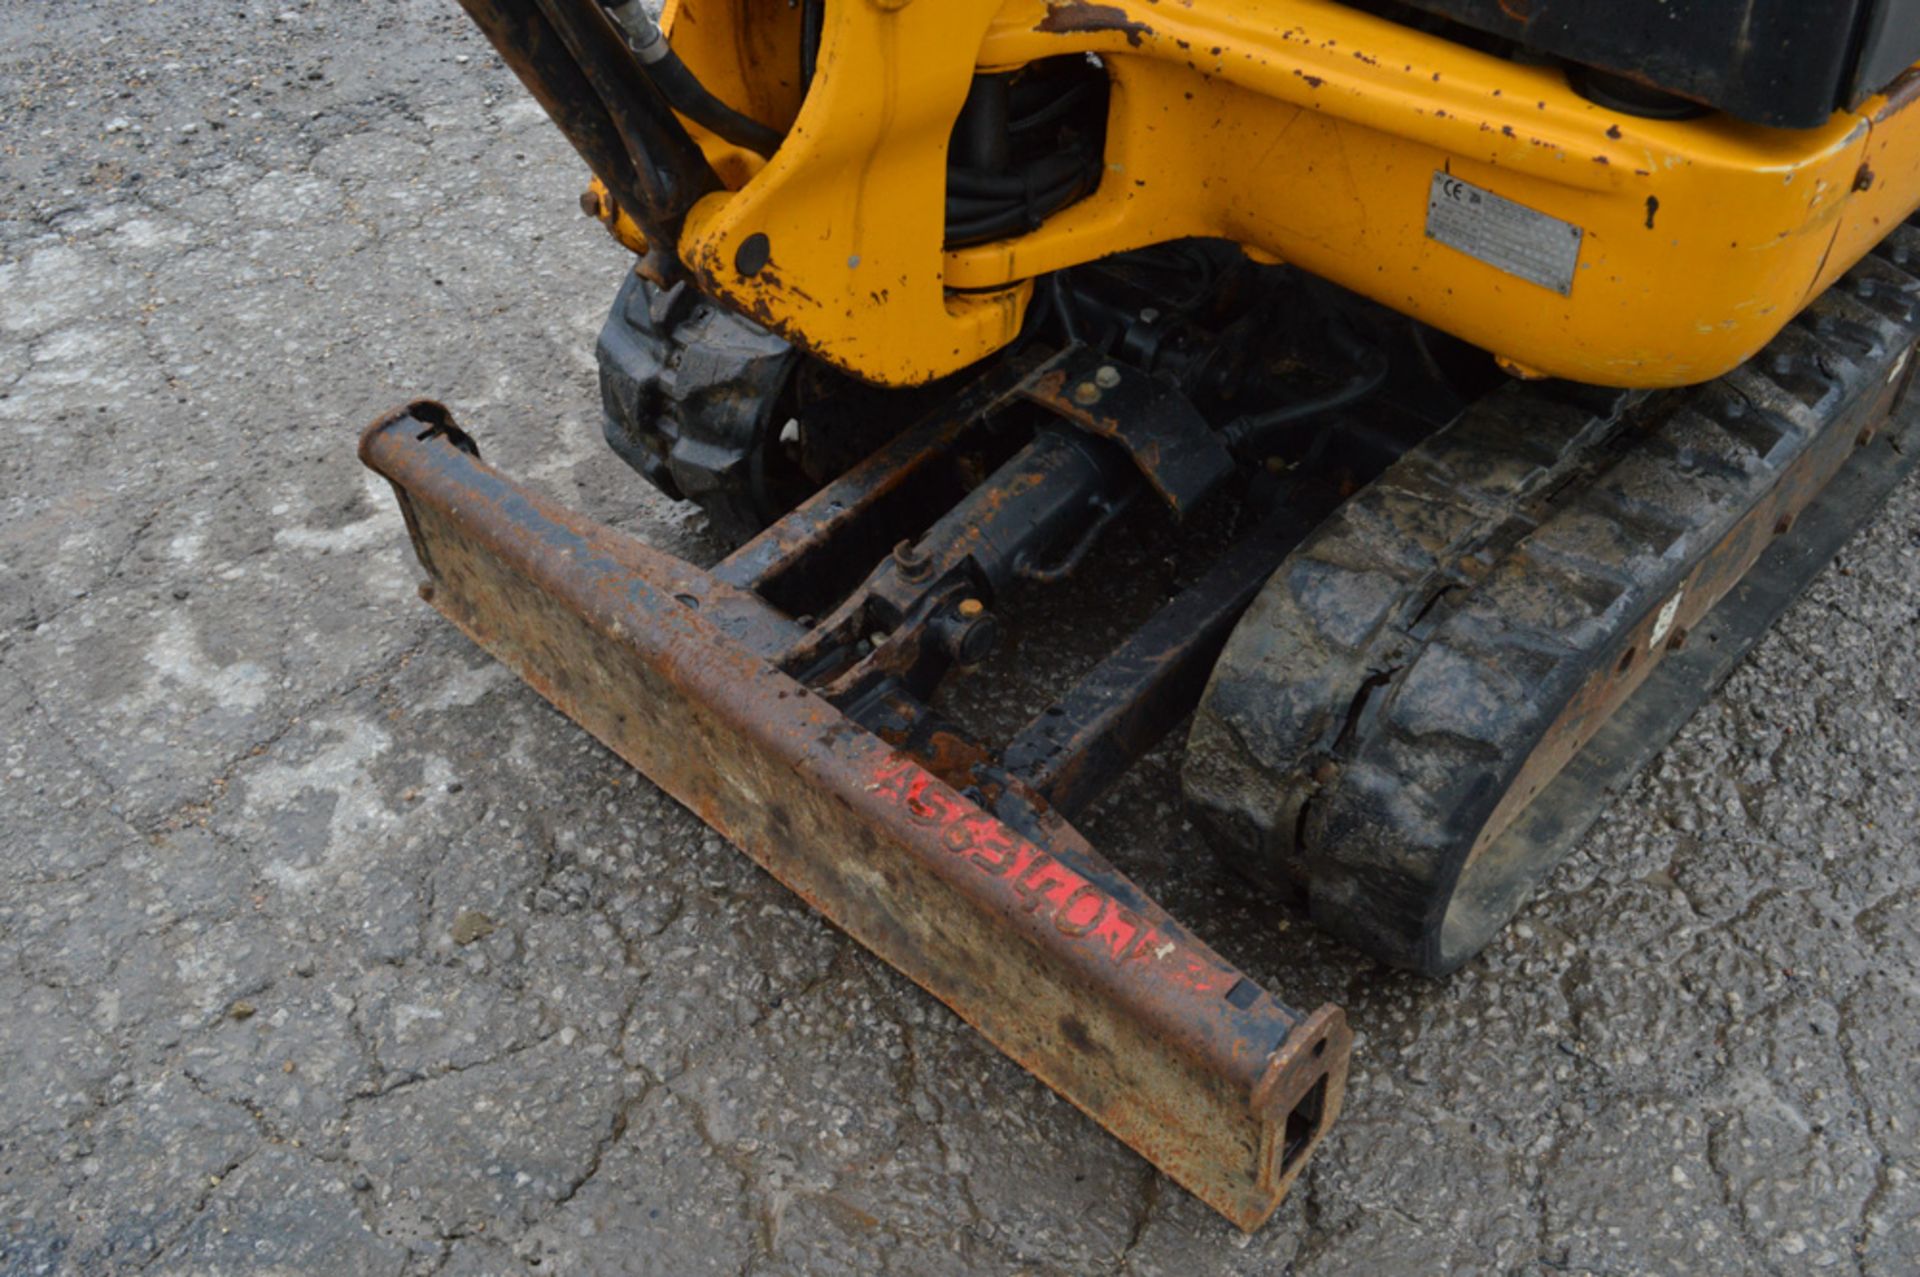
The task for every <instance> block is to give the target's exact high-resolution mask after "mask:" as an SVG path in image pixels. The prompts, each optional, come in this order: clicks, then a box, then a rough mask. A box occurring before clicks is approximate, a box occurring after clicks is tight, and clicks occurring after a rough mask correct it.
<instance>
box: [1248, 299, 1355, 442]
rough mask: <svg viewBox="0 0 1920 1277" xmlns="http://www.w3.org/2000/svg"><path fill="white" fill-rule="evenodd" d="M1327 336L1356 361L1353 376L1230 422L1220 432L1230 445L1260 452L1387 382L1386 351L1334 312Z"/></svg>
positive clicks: (1342, 351)
mask: <svg viewBox="0 0 1920 1277" xmlns="http://www.w3.org/2000/svg"><path fill="white" fill-rule="evenodd" d="M1327 335H1328V336H1329V337H1330V338H1332V340H1333V344H1334V345H1335V346H1337V347H1339V349H1340V353H1342V354H1344V355H1346V356H1347V357H1348V358H1349V359H1351V360H1353V362H1354V365H1355V371H1354V374H1353V376H1351V377H1349V378H1347V380H1346V381H1344V382H1341V383H1340V384H1339V385H1338V386H1335V387H1334V388H1333V389H1331V390H1328V391H1325V392H1323V393H1321V394H1318V395H1312V396H1309V397H1308V398H1306V399H1296V400H1294V401H1293V402H1292V403H1289V404H1282V405H1281V406H1280V407H1278V408H1272V409H1269V410H1268V411H1266V412H1259V413H1253V414H1250V415H1248V416H1245V417H1240V418H1238V419H1236V420H1234V421H1232V422H1229V423H1228V424H1227V427H1226V428H1225V429H1224V430H1222V431H1221V434H1222V436H1223V437H1224V438H1225V440H1226V444H1227V446H1228V447H1229V448H1232V449H1233V450H1234V451H1236V452H1242V453H1246V452H1258V450H1259V449H1260V447H1261V445H1262V444H1263V443H1265V442H1266V441H1267V440H1269V439H1270V438H1271V437H1272V436H1273V435H1274V434H1276V433H1278V432H1279V431H1282V430H1284V429H1286V428H1287V427H1288V426H1291V425H1293V424H1294V423H1296V422H1300V421H1305V420H1306V419H1307V418H1309V417H1317V416H1319V415H1320V414H1321V413H1327V412H1333V411H1335V410H1337V409H1340V408H1347V407H1351V406H1352V405H1353V404H1356V403H1359V402H1360V401H1361V400H1362V399H1365V398H1366V397H1367V396H1368V395H1371V394H1372V393H1373V392H1374V391H1376V390H1378V389H1380V387H1381V386H1382V385H1383V384H1384V383H1385V382H1386V380H1387V372H1388V363H1387V357H1386V355H1385V353H1384V352H1382V351H1381V350H1379V349H1378V348H1377V347H1373V346H1369V345H1367V344H1366V343H1365V342H1363V341H1361V340H1360V339H1359V338H1358V337H1356V336H1354V333H1353V330H1352V329H1351V328H1349V327H1347V323H1346V321H1345V320H1344V319H1342V318H1340V317H1339V316H1338V315H1335V316H1334V317H1333V319H1332V322H1331V323H1329V324H1328V326H1327Z"/></svg>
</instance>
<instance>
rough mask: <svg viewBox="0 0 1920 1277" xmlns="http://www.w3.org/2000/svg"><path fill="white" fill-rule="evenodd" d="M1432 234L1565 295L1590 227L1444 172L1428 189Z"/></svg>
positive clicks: (1475, 256)
mask: <svg viewBox="0 0 1920 1277" xmlns="http://www.w3.org/2000/svg"><path fill="white" fill-rule="evenodd" d="M1427 238H1429V239H1437V240H1439V241H1440V242H1441V243H1442V244H1445V245H1447V246H1448V247H1449V248H1457V249H1459V250H1460V251H1461V252H1463V253H1465V254H1466V255H1467V256H1469V257H1473V258H1477V259H1478V260H1480V261H1483V262H1485V263H1486V264H1487V265H1489V266H1493V267H1496V268H1498V269H1500V270H1503V271H1505V272H1507V274H1509V275H1517V276H1519V277H1520V278H1521V279H1524V280H1526V281H1527V282H1529V283H1533V284H1538V285H1540V286H1541V287H1542V288H1551V289H1552V290H1553V291H1554V292H1556V293H1562V294H1565V293H1571V292H1572V291H1573V272H1574V268H1575V267H1576V266H1578V265H1579V264H1580V241H1581V240H1582V239H1583V238H1585V232H1584V231H1582V230H1581V229H1580V228H1579V227H1578V226H1575V225H1574V224H1573V223H1572V222H1563V221H1561V220H1560V219H1559V218H1557V217H1549V216H1547V215H1546V214H1545V213H1541V212H1536V211H1535V210H1533V209H1530V208H1528V207H1527V206H1526V205H1525V204H1516V203H1514V202H1513V201H1512V200H1509V199H1502V198H1501V197H1500V196H1498V195H1495V194H1494V193H1493V192H1492V191H1489V190H1483V189H1482V188H1480V187H1478V186H1475V185H1474V184H1473V183H1472V182H1464V181H1461V180H1460V179H1459V178H1457V177H1454V176H1453V175H1452V174H1450V173H1443V172H1442V173H1435V174H1434V175H1433V185H1432V186H1431V187H1429V188H1428V190H1427Z"/></svg>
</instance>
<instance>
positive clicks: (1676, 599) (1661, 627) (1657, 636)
mask: <svg viewBox="0 0 1920 1277" xmlns="http://www.w3.org/2000/svg"><path fill="white" fill-rule="evenodd" d="M1686 596H1687V592H1686V591H1685V590H1680V591H1678V592H1676V593H1675V594H1674V596H1673V597H1672V598H1670V599H1668V600H1667V602H1666V606H1664V607H1662V608H1661V609H1660V615H1658V616H1656V617H1654V618H1653V634H1652V636H1651V637H1650V638H1648V639H1647V646H1648V647H1649V648H1654V647H1659V646H1660V640H1661V639H1663V638H1665V637H1666V636H1667V631H1668V630H1671V629H1672V628H1673V618H1674V617H1676V616H1679V615H1680V600H1681V599H1683V598H1685V597H1686Z"/></svg>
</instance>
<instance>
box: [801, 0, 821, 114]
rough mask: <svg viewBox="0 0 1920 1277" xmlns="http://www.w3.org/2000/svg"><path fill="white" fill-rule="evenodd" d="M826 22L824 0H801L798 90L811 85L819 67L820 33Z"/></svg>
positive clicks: (804, 89)
mask: <svg viewBox="0 0 1920 1277" xmlns="http://www.w3.org/2000/svg"><path fill="white" fill-rule="evenodd" d="M825 23H826V4H825V2H824V0H802V2H801V5H800V91H801V92H802V93H805V92H806V91H807V90H808V89H811V88H812V87H813V75H814V72H815V71H817V70H818V69H819V67H820V35H821V29H822V27H823V26H824V25H825Z"/></svg>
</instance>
